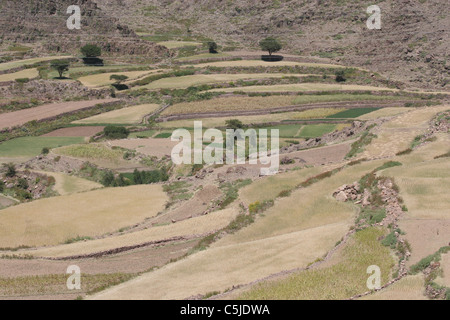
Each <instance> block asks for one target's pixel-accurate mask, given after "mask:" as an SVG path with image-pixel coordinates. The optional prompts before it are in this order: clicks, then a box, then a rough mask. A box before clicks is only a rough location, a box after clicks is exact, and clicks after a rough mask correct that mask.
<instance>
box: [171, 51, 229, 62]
mask: <svg viewBox="0 0 450 320" xmlns="http://www.w3.org/2000/svg"><path fill="white" fill-rule="evenodd" d="M225 57H230V55H229V54H228V53H225V52H220V53H200V54H196V55H193V56H189V57H182V58H176V59H175V60H176V61H180V62H181V61H192V60H201V59H213V58H225Z"/></svg>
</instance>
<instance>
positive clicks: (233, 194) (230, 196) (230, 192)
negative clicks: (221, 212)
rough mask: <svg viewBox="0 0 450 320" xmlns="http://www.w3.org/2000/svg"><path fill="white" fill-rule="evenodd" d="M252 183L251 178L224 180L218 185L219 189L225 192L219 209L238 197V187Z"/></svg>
mask: <svg viewBox="0 0 450 320" xmlns="http://www.w3.org/2000/svg"><path fill="white" fill-rule="evenodd" d="M250 183H252V180H251V179H246V180H240V179H239V180H236V181H233V182H226V183H223V184H221V185H220V189H221V190H222V192H223V193H224V194H225V197H224V199H223V200H222V202H221V204H220V206H219V207H220V209H225V208H226V207H227V206H228V205H229V204H231V203H232V202H234V200H236V199H237V198H238V195H239V194H238V191H239V189H240V188H242V187H245V186H247V185H249V184H250Z"/></svg>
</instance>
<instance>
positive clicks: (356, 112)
mask: <svg viewBox="0 0 450 320" xmlns="http://www.w3.org/2000/svg"><path fill="white" fill-rule="evenodd" d="M379 109H380V108H355V109H348V110H345V111H341V112H338V113H336V114H333V115H330V116H328V117H327V118H329V119H344V118H358V117H360V116H362V115H364V114H367V113H371V112H374V111H377V110H379Z"/></svg>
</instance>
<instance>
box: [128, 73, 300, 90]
mask: <svg viewBox="0 0 450 320" xmlns="http://www.w3.org/2000/svg"><path fill="white" fill-rule="evenodd" d="M306 76H308V75H307V74H293V73H292V74H291V73H249V74H245V73H239V74H196V75H191V76H182V77H170V78H164V79H160V80H156V81H153V82H152V83H149V84H147V85H145V86H136V87H133V88H132V89H133V90H136V89H176V88H187V87H190V86H198V85H201V84H211V83H220V82H229V81H237V80H256V79H272V78H283V77H306Z"/></svg>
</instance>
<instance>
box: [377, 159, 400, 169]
mask: <svg viewBox="0 0 450 320" xmlns="http://www.w3.org/2000/svg"><path fill="white" fill-rule="evenodd" d="M401 165H402V163H401V162H398V161H388V162H386V163H385V164H383V165H381V166H379V167H378V168H376V169H375V170H374V171H381V170H384V169H387V168H392V167H398V166H401Z"/></svg>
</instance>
